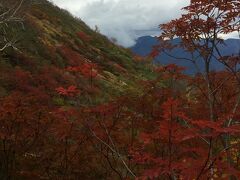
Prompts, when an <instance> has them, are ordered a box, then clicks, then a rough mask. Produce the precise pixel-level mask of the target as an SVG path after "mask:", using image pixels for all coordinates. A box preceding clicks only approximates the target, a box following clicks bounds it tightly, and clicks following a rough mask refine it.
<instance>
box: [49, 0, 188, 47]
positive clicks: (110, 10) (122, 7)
mask: <svg viewBox="0 0 240 180" xmlns="http://www.w3.org/2000/svg"><path fill="white" fill-rule="evenodd" d="M53 1H54V2H55V3H56V4H57V5H59V6H61V7H63V8H66V9H68V10H69V11H71V12H72V13H73V14H74V15H75V16H78V17H80V18H81V19H82V20H83V21H85V22H86V23H87V24H88V25H89V26H90V27H92V28H94V27H95V25H97V26H98V27H99V29H100V31H101V33H103V34H104V35H106V36H108V37H110V38H111V37H114V38H116V39H117V42H118V43H119V44H121V45H123V46H126V47H129V46H132V45H134V43H135V39H136V38H137V37H139V36H142V35H156V34H158V30H157V27H158V25H159V24H161V23H164V22H167V21H169V20H171V19H173V18H176V17H178V16H179V15H180V14H181V10H180V9H181V8H182V7H184V6H186V5H187V4H188V3H189V0H183V1H179V0H68V1H67V0H53ZM66 1H67V2H68V3H67V2H66ZM159 33H160V32H159Z"/></svg>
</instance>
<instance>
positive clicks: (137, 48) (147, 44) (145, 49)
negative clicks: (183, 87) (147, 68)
mask: <svg viewBox="0 0 240 180" xmlns="http://www.w3.org/2000/svg"><path fill="white" fill-rule="evenodd" d="M179 42H180V39H178V38H176V39H174V40H172V43H173V44H177V43H179ZM158 43H159V42H158V40H157V38H156V37H152V36H143V37H140V38H138V39H137V41H136V44H135V45H134V46H133V47H132V48H131V50H132V51H133V53H135V54H137V55H140V56H147V55H148V54H149V53H150V52H151V50H152V48H153V46H154V45H157V44H158ZM218 48H219V49H220V51H221V52H222V55H224V56H225V55H232V54H234V55H236V54H240V40H239V39H227V40H225V41H224V43H223V44H220V45H219V46H218ZM170 54H171V55H173V56H175V57H185V58H190V57H191V55H190V54H189V53H187V52H185V51H184V50H183V49H181V48H176V49H174V50H173V51H171V52H170ZM154 60H155V62H156V63H160V64H171V63H174V64H177V65H179V66H184V67H186V68H187V69H186V71H185V72H186V74H194V73H196V69H195V67H194V65H193V64H192V63H191V62H188V61H186V60H179V59H174V58H171V57H169V56H168V55H166V54H161V55H159V56H157V57H156V58H155V59H154ZM197 64H198V66H199V68H200V70H201V71H203V69H204V67H203V63H202V61H201V59H199V61H198V62H197ZM211 69H212V70H221V69H223V65H222V64H221V63H219V62H217V61H216V60H214V59H212V62H211Z"/></svg>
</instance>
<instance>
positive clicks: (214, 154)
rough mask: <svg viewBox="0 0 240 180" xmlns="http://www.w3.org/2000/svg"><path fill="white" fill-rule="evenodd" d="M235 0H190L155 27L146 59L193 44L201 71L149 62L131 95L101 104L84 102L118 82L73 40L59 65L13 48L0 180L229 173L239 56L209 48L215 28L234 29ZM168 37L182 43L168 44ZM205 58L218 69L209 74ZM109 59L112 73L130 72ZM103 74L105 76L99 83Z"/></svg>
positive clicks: (239, 106) (232, 173) (236, 144)
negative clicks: (179, 13)
mask: <svg viewBox="0 0 240 180" xmlns="http://www.w3.org/2000/svg"><path fill="white" fill-rule="evenodd" d="M239 5H240V3H239V2H238V1H235V0H229V1H225V0H221V1H219V0H218V1H216V0H213V1H208V0H192V1H191V3H190V5H189V6H187V7H185V8H184V10H185V11H184V13H185V14H183V15H182V16H181V17H180V18H178V19H175V20H173V21H171V22H169V23H166V24H163V25H161V29H162V31H163V33H162V35H161V36H160V37H159V41H160V42H161V43H160V44H159V45H157V46H155V47H154V49H153V52H152V54H151V56H152V57H154V56H156V55H158V54H159V53H166V50H167V49H174V48H178V47H181V48H184V49H185V50H186V51H189V52H195V51H197V52H198V54H197V55H196V54H195V53H193V55H196V56H197V57H201V59H200V60H201V61H203V62H204V65H205V69H204V72H198V71H197V68H196V74H195V75H193V76H188V75H185V74H184V69H185V68H184V67H179V66H177V65H175V64H169V65H161V66H154V65H153V66H151V71H153V74H154V76H153V77H151V78H147V77H146V78H145V77H144V78H142V80H141V81H140V82H138V84H137V85H138V86H137V85H136V86H137V88H136V89H134V90H135V91H134V93H133V92H132V91H133V90H132V89H130V88H129V89H127V88H126V89H125V91H124V93H122V94H121V95H118V97H116V96H115V97H111V98H108V99H107V98H106V100H105V101H102V99H103V98H102V99H101V101H100V100H99V101H97V100H96V101H94V102H93V101H92V99H94V98H96V99H97V98H99V96H102V94H101V93H99V91H107V90H108V89H106V88H110V85H109V84H110V83H116V82H115V81H117V80H115V79H114V78H113V77H112V76H113V75H112V76H111V77H110V75H111V73H109V72H106V68H105V71H104V70H103V69H102V67H103V66H101V67H100V65H99V61H101V59H100V60H99V59H98V60H96V59H97V58H96V57H95V56H92V59H91V58H87V57H86V56H84V55H83V54H81V51H80V50H79V49H77V46H74V45H73V44H72V42H69V43H66V44H65V45H59V46H58V48H56V53H58V55H59V57H58V58H59V59H60V60H61V59H64V60H65V61H64V63H63V64H62V66H61V67H60V66H56V65H55V64H54V63H53V62H48V63H46V62H45V61H43V62H41V66H40V65H39V66H37V63H39V62H34V63H30V62H31V59H28V58H27V57H25V56H23V55H19V54H14V55H12V57H11V58H12V61H11V66H4V68H2V65H1V66H0V85H1V86H0V104H1V106H0V179H122V180H125V179H170V180H178V179H179V180H181V179H184V180H185V179H196V180H200V179H238V178H239V177H240V154H239V151H240V139H239V135H240V124H239V118H240V91H239V90H240V88H239V87H240V75H239V55H231V56H222V55H221V52H220V51H218V49H217V46H216V45H217V44H218V43H221V42H222V40H221V39H220V37H219V34H221V33H231V32H234V31H236V30H239V21H238V22H237V20H236V19H237V18H238V16H239ZM74 35H75V36H76V34H74ZM77 36H78V38H80V39H81V40H82V41H83V42H84V43H88V41H90V40H91V39H92V38H91V36H90V35H87V34H86V33H83V32H79V33H77ZM174 37H180V38H181V39H182V41H181V43H180V44H177V45H172V44H170V41H169V39H172V38H174ZM103 50H104V49H103ZM97 52H101V51H100V50H99V51H97ZM103 57H105V56H103ZM212 57H215V58H216V60H218V61H219V62H221V63H222V64H223V65H224V66H225V69H224V70H222V71H218V72H215V71H211V69H210V65H211V59H212ZM53 58H55V60H56V61H57V60H59V59H57V57H55V56H54V55H53ZM19 59H21V60H22V61H21V62H20V63H19V64H17V60H19ZM60 60H59V61H60ZM104 60H105V59H104V58H103V60H102V61H104ZM198 60H199V59H198V58H194V57H193V59H189V61H191V62H192V63H195V62H196V61H198ZM39 61H40V60H39ZM135 61H138V62H140V63H141V64H142V62H144V64H145V63H146V64H147V61H148V59H146V60H144V59H142V58H140V57H135ZM14 63H15V64H14ZM21 63H22V64H21ZM106 64H107V63H106ZM109 64H110V63H108V64H107V65H109ZM112 64H113V66H112V67H114V68H115V69H116V70H118V73H119V74H124V75H125V76H121V77H124V78H125V77H126V76H132V78H135V77H136V76H134V75H131V72H130V71H128V69H127V68H125V67H124V68H123V67H122V66H120V65H118V64H117V63H116V64H114V63H112ZM122 64H123V63H122ZM107 65H106V66H107ZM31 66H33V68H30V67H31ZM104 73H105V74H108V75H109V74H110V75H109V77H110V78H112V79H110V80H109V84H107V85H106V86H105V87H102V86H100V85H101V83H102V82H101V81H104V80H105V81H106V78H105V79H104ZM114 80H115V81H114ZM117 83H118V82H117ZM90 92H91V93H90ZM99 94H100V95H99Z"/></svg>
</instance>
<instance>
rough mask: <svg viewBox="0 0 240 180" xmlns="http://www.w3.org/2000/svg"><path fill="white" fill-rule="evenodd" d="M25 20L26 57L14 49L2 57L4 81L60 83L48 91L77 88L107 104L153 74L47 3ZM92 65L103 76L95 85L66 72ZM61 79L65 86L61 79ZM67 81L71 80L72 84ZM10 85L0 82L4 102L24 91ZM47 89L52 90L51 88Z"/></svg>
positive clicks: (0, 65) (23, 48) (23, 44)
mask: <svg viewBox="0 0 240 180" xmlns="http://www.w3.org/2000/svg"><path fill="white" fill-rule="evenodd" d="M24 17H25V21H24V28H19V30H18V31H17V33H16V34H17V35H16V36H17V37H18V39H19V44H18V48H19V49H20V51H21V52H16V51H13V50H11V48H9V49H8V50H7V51H6V52H5V53H4V54H3V55H2V58H1V60H0V69H1V77H4V76H8V77H16V76H14V75H13V74H14V73H16V72H15V71H23V72H22V73H27V74H29V75H30V76H32V77H33V79H34V81H36V79H35V77H37V76H40V75H42V76H48V77H47V78H53V79H52V81H56V82H55V84H54V85H53V84H51V85H50V84H49V86H52V87H46V89H45V90H46V91H50V89H51V93H53V91H54V90H55V88H57V87H58V86H65V87H67V86H70V85H75V86H77V87H78V88H79V89H80V90H83V91H84V92H88V91H89V93H91V91H95V92H96V94H98V97H99V98H100V99H99V100H104V99H109V98H110V99H111V98H112V97H114V96H119V95H120V94H122V93H124V92H125V91H128V90H131V89H138V88H136V85H137V84H136V82H137V79H139V78H142V74H145V73H147V71H148V70H146V68H144V67H143V66H141V65H138V64H136V63H135V62H134V61H132V56H131V53H130V52H129V51H128V50H126V49H124V48H122V47H117V46H116V45H114V44H112V43H111V42H110V41H109V40H108V39H107V38H106V37H104V36H102V35H101V34H99V33H97V32H94V31H93V30H91V29H90V28H89V27H88V26H86V24H85V23H84V22H82V21H81V20H80V19H76V18H73V17H72V16H71V15H70V14H69V13H68V12H66V11H64V10H60V9H59V8H58V7H55V6H53V5H52V4H50V3H49V2H47V1H39V3H37V4H35V5H33V6H31V8H28V9H27V11H26V12H25V14H24ZM91 63H94V64H95V65H96V66H97V69H98V70H97V71H98V75H97V77H96V78H94V80H93V81H92V82H90V80H89V79H88V78H86V77H84V76H83V75H81V74H78V75H76V76H75V74H74V73H70V72H67V71H65V69H66V68H68V67H73V66H83V67H84V64H91ZM16 69H17V70H16ZM7 70H8V73H9V74H8V75H7V74H6V71H7ZM4 71H5V72H4ZM47 71H49V72H47ZM47 73H49V75H47ZM56 76H59V79H61V80H59V79H56V78H55V77H56ZM62 76H67V77H66V80H65V77H62ZM60 77H61V78H60ZM16 78H17V77H16ZM26 78H27V77H26ZM67 78H70V79H71V80H69V79H67ZM26 81H28V79H26ZM60 81H62V82H60ZM70 81H73V82H72V83H70ZM77 81H78V82H81V83H78V82H77ZM8 82H9V81H8ZM8 82H7V80H6V78H5V79H4V78H1V79H0V85H1V86H0V87H1V88H0V89H1V91H0V96H4V95H5V94H8V93H9V92H10V91H12V90H16V89H15V88H18V86H15V85H14V84H11V85H6V84H8ZM92 83H93V84H92ZM36 84H38V83H36ZM28 85H29V86H31V85H30V84H28ZM45 85H46V86H47V85H48V84H47V82H46V84H45ZM14 86H15V87H14ZM101 89H104V91H101ZM86 96H88V95H87V93H86ZM95 100H96V98H95Z"/></svg>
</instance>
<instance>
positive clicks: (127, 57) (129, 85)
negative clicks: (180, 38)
mask: <svg viewBox="0 0 240 180" xmlns="http://www.w3.org/2000/svg"><path fill="white" fill-rule="evenodd" d="M10 1H11V2H14V3H16V2H18V1H17V0H10ZM10 1H9V2H10ZM26 2H30V0H29V1H26ZM31 2H36V3H35V4H33V5H31V6H29V4H28V5H27V6H26V7H25V6H24V10H22V14H21V15H22V16H23V17H24V21H23V24H21V23H20V24H18V25H17V24H16V25H14V27H13V28H12V31H13V33H10V32H9V35H10V36H13V37H14V38H16V39H18V43H17V44H16V45H15V46H16V47H17V48H18V50H16V49H13V48H11V47H9V48H7V49H6V50H5V51H4V52H2V53H1V55H0V103H1V106H0V117H1V118H0V143H1V146H0V160H1V163H0V179H106V178H105V177H108V178H107V179H110V178H111V179H116V178H115V177H116V175H114V171H110V170H109V169H111V168H112V165H111V163H112V161H114V163H115V164H117V165H118V164H119V162H118V163H117V162H115V161H116V159H115V158H117V159H118V158H119V155H118V156H116V157H115V156H112V155H110V153H109V152H107V153H108V154H107V157H109V158H111V159H110V161H111V162H108V161H109V159H106V158H104V157H105V156H103V155H105V154H102V153H103V151H102V152H101V151H100V152H99V148H104V150H107V151H108V149H106V147H105V146H104V147H103V146H102V144H101V143H99V141H98V140H97V139H96V138H94V137H93V134H92V133H91V131H90V130H89V129H90V128H92V129H93V130H96V131H95V132H96V133H98V134H99V135H101V134H104V132H101V131H102V127H98V125H99V122H100V124H101V121H104V122H105V120H106V123H108V124H107V125H110V124H111V123H112V122H113V126H116V125H118V124H116V120H117V121H118V123H119V122H120V123H121V124H122V125H124V126H122V125H121V127H125V125H128V124H129V116H130V114H126V117H127V118H126V119H127V120H125V121H122V117H120V116H119V115H120V112H119V113H117V114H118V116H119V117H118V116H117V117H115V116H114V117H111V116H109V117H107V118H110V119H106V116H105V114H109V113H111V111H113V110H114V112H115V110H118V109H116V108H115V106H114V105H112V104H111V102H112V100H115V99H120V100H121V98H123V97H124V95H126V94H128V97H135V96H137V95H138V94H142V92H143V90H142V89H143V87H142V85H141V84H139V81H142V80H146V79H151V78H152V77H153V76H154V74H153V73H152V72H151V69H150V68H146V67H145V65H143V64H138V63H136V62H135V61H133V58H132V53H131V52H130V51H129V50H127V49H124V48H122V47H119V46H116V45H114V44H113V43H111V42H110V41H109V40H108V39H107V38H106V37H104V36H102V35H101V34H100V33H98V32H95V31H93V30H91V29H90V28H89V27H88V26H86V24H85V23H84V22H82V21H81V20H80V19H76V18H74V17H72V16H71V15H70V14H69V13H68V12H66V11H64V10H61V9H59V8H58V7H56V6H54V5H52V4H51V3H49V2H48V1H45V0H38V1H32V0H31ZM10 4H11V3H10ZM9 27H12V26H9ZM9 29H10V28H9ZM108 104H109V105H108ZM117 105H118V104H117ZM98 106H99V107H98ZM112 106H113V107H112ZM119 107H120V104H119ZM121 108H122V107H121ZM111 118H112V119H111ZM100 120H101V121H100ZM89 126H90V127H89ZM114 132H118V133H121V135H122V136H121V137H120V138H124V137H127V133H126V129H123V130H122V131H119V129H118V130H116V131H115V130H114ZM123 142H125V141H123ZM2 144H3V145H2ZM124 146H125V145H124ZM125 154H126V153H125ZM110 156H112V157H110ZM107 160H108V161H107ZM109 164H110V165H109ZM120 167H121V166H120ZM119 171H121V172H122V173H125V169H119ZM112 177H113V178H112Z"/></svg>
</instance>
